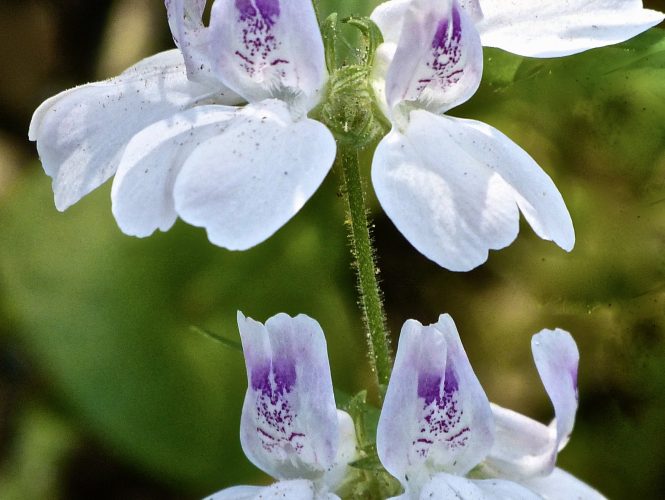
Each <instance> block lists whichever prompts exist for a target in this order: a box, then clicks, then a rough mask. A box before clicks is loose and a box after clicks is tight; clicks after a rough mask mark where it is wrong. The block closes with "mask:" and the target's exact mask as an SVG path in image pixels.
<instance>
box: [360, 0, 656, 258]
mask: <svg viewBox="0 0 665 500" xmlns="http://www.w3.org/2000/svg"><path fill="white" fill-rule="evenodd" d="M372 19H373V20H374V21H375V22H376V23H377V24H378V25H379V27H380V28H381V31H382V33H383V35H384V39H385V43H384V44H382V45H381V46H380V47H379V49H378V51H377V64H376V66H375V71H374V82H373V86H374V89H375V93H376V94H377V96H378V97H379V98H380V101H381V102H382V105H383V109H384V112H385V114H386V116H388V117H389V118H390V120H391V121H392V124H393V128H392V130H391V132H390V133H389V134H388V135H387V136H386V137H385V138H384V139H383V140H382V141H381V142H380V143H379V145H378V147H377V150H376V153H375V155H374V161H373V165H372V181H373V184H374V188H375V191H376V194H377V197H378V199H379V201H380V203H381V205H382V207H383V209H384V210H385V212H386V214H387V215H388V216H389V217H390V218H391V219H392V221H393V222H394V224H395V225H396V226H397V228H398V229H399V230H400V231H401V232H402V234H403V235H404V236H405V237H406V238H407V239H408V240H409V241H410V242H411V244H412V245H413V246H415V247H416V248H417V249H418V250H419V251H420V252H421V253H423V254H424V255H425V256H427V257H428V258H430V259H431V260H433V261H435V262H436V263H438V264H439V265H441V266H443V267H446V268H448V269H451V270H454V271H467V270H470V269H473V268H474V267H476V266H478V265H480V264H482V263H483V262H485V260H487V256H488V251H489V250H491V249H500V248H503V247H506V246H508V245H509V244H510V243H511V242H512V241H513V240H514V239H515V238H516V237H517V233H518V231H519V211H521V212H522V214H523V215H524V217H525V218H526V220H527V221H528V222H529V224H530V225H531V227H532V228H533V230H534V231H535V232H536V234H538V236H540V237H541V238H543V239H547V240H552V241H554V242H555V243H556V244H558V245H559V246H560V247H562V248H563V249H565V250H571V249H572V247H573V245H574V242H575V235H574V230H573V226H572V221H571V218H570V215H569V214H568V210H567V209H566V206H565V204H564V202H563V199H562V197H561V195H560V194H559V192H558V190H557V189H556V187H555V185H554V183H553V182H552V180H551V179H550V178H549V177H548V176H547V174H546V173H545V172H543V170H542V169H541V168H540V167H539V166H538V165H537V163H536V162H535V161H534V160H533V159H532V158H531V157H530V156H529V155H528V154H527V153H526V152H525V151H523V150H522V149H521V148H520V147H519V146H517V145H516V144H515V143H513V142H512V141H511V140H510V139H508V138H507V137H506V136H505V135H503V134H502V133H501V132H499V131H498V130H496V129H494V128H493V127H491V126H489V125H487V124H484V123H481V122H478V121H474V120H464V119H459V118H453V117H449V116H446V115H443V113H445V112H446V111H448V110H449V109H451V108H453V107H455V106H457V105H459V104H461V103H463V102H465V101H466V100H467V99H469V98H470V97H471V96H472V95H473V94H474V93H475V91H476V90H477V89H478V86H479V84H480V79H481V74H482V66H483V59H482V45H483V44H484V45H491V46H496V47H501V48H504V49H506V50H511V51H514V52H517V53H519V54H524V55H531V56H541V57H545V56H559V55H566V54H572V53H575V52H579V51H582V50H585V49H588V48H592V47H597V46H600V45H607V44H610V43H615V42H618V41H622V40H626V39H627V38H630V37H632V36H634V35H636V34H637V33H639V32H641V31H644V30H646V29H648V28H649V27H651V26H653V25H655V24H657V23H658V22H660V21H661V20H662V19H663V15H662V14H660V13H658V12H654V11H649V10H644V9H642V4H641V2H638V1H634V0H630V1H618V0H617V1H607V2H589V1H587V0H571V1H566V2H561V1H555V0H549V1H547V0H536V1H524V2H516V1H514V0H505V1H504V0H487V1H481V2H478V1H477V0H464V1H461V2H459V1H458V0H392V1H389V2H386V3H384V4H382V5H380V6H379V7H378V8H377V9H376V10H375V11H374V13H373V14H372Z"/></svg>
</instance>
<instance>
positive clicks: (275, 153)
mask: <svg viewBox="0 0 665 500" xmlns="http://www.w3.org/2000/svg"><path fill="white" fill-rule="evenodd" d="M334 158H335V141H334V139H333V137H332V134H331V133H330V131H328V129H327V128H325V126H323V125H322V124H321V123H319V122H317V121H314V120H310V119H307V118H303V119H300V120H298V121H293V118H292V117H291V115H290V113H289V111H288V109H287V106H286V104H285V103H283V102H282V101H277V100H268V101H263V102H260V103H257V104H250V105H248V106H246V107H245V108H244V109H242V111H240V112H239V113H238V116H237V118H235V119H234V120H233V122H232V123H231V124H230V126H229V127H228V128H227V129H226V131H225V132H224V133H222V134H220V135H217V136H216V137H213V138H211V139H208V140H207V141H205V142H203V143H202V144H201V145H200V146H199V147H198V148H197V149H195V150H194V152H193V153H192V154H191V155H190V156H189V157H188V158H187V160H186V161H185V164H184V166H183V168H182V171H181V172H180V175H179V176H178V179H177V180H176V185H175V201H176V211H177V212H178V214H179V215H180V217H182V218H183V219H184V220H186V221H187V222H189V223H191V224H193V225H195V226H202V227H205V228H206V229H207V231H208V237H209V239H210V241H211V242H212V243H214V244H216V245H219V246H222V247H225V248H229V249H232V250H244V249H247V248H250V247H252V246H254V245H257V244H258V243H261V242H262V241H264V240H265V239H267V238H268V237H269V236H271V235H272V234H273V233H274V232H275V231H277V230H278V229H279V228H280V227H282V226H283V225H284V224H285V223H286V222H287V221H288V220H289V219H290V218H291V217H293V216H294V215H295V214H296V213H297V212H298V210H300V208H301V207H302V206H303V205H304V204H305V202H306V201H307V200H308V199H309V197H310V196H311V195H312V194H313V193H314V191H316V189H317V188H318V187H319V185H320V184H321V182H322V181H323V179H324V177H325V176H326V173H327V172H328V170H329V169H330V167H331V166H332V163H333V160H334Z"/></svg>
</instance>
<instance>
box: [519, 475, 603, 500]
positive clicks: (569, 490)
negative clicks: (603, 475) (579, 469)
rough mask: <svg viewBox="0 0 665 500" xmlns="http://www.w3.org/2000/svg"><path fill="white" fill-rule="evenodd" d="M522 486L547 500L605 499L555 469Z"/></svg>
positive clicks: (573, 478)
mask: <svg viewBox="0 0 665 500" xmlns="http://www.w3.org/2000/svg"><path fill="white" fill-rule="evenodd" d="M523 484H524V485H525V486H526V487H527V488H529V489H531V490H532V491H535V492H536V493H538V494H539V495H541V497H542V498H546V499H548V500H571V499H573V500H603V499H604V498H605V497H604V496H603V495H602V494H601V493H600V492H598V491H596V490H595V489H593V488H592V487H591V486H589V485H588V484H586V483H583V482H582V481H580V480H579V479H577V478H576V477H575V476H573V475H571V474H569V473H568V472H566V471H564V470H561V469H559V468H556V469H554V470H553V471H552V473H551V474H550V475H548V476H545V477H535V478H532V479H527V480H525V481H523Z"/></svg>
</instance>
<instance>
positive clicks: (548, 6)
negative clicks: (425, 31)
mask: <svg viewBox="0 0 665 500" xmlns="http://www.w3.org/2000/svg"><path fill="white" fill-rule="evenodd" d="M481 5H482V9H483V14H484V19H483V21H482V22H480V23H479V25H478V30H479V31H480V34H481V39H482V41H483V45H486V46H489V47H498V48H501V49H503V50H507V51H508V52H513V53H515V54H519V55H523V56H530V57H557V56H565V55H570V54H576V53H578V52H582V51H584V50H588V49H592V48H594V47H603V46H605V45H611V44H614V43H619V42H622V41H624V40H628V39H629V38H632V37H634V36H636V35H638V34H639V33H642V32H643V31H646V30H647V29H649V28H651V27H652V26H655V25H656V24H658V23H660V22H661V21H662V20H663V17H664V16H663V14H662V13H660V12H656V11H653V10H647V9H643V8H642V2H641V1H640V0H595V1H589V0H567V1H565V2H563V1H559V0H529V1H528V2H516V1H515V0H483V1H481Z"/></svg>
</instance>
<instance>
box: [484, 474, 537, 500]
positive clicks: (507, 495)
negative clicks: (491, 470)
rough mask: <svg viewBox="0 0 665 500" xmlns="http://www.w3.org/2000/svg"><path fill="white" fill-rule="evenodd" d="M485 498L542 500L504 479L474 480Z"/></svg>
mask: <svg viewBox="0 0 665 500" xmlns="http://www.w3.org/2000/svg"><path fill="white" fill-rule="evenodd" d="M473 484H474V485H475V486H477V487H478V489H480V490H481V491H482V492H483V494H484V495H485V498H487V499H492V500H542V497H541V496H540V495H538V494H536V493H534V492H533V491H532V490H530V489H527V488H525V487H524V486H522V485H520V484H518V483H514V482H512V481H506V480H504V479H482V480H475V481H473Z"/></svg>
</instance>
